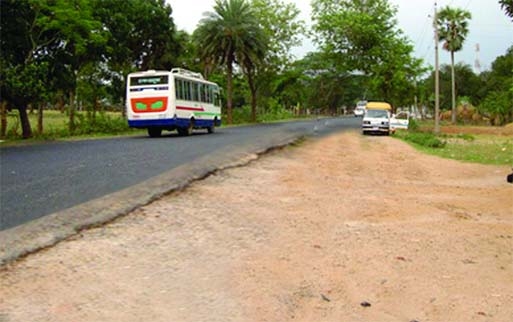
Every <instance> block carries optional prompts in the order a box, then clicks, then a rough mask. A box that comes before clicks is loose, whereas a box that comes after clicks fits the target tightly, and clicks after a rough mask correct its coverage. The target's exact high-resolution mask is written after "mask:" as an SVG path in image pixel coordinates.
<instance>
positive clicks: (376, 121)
mask: <svg viewBox="0 0 513 322" xmlns="http://www.w3.org/2000/svg"><path fill="white" fill-rule="evenodd" d="M362 133H363V134H370V133H376V134H380V133H383V134H386V135H389V134H390V112H389V111H388V110H385V109H368V110H366V111H365V114H364V115H363V120H362Z"/></svg>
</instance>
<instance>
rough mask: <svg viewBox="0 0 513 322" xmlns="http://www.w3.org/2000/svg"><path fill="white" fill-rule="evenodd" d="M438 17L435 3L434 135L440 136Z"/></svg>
mask: <svg viewBox="0 0 513 322" xmlns="http://www.w3.org/2000/svg"><path fill="white" fill-rule="evenodd" d="M437 20H438V17H437V10H436V1H435V14H434V16H433V27H434V28H435V134H440V119H439V114H440V86H439V66H438V43H439V40H438V21H437Z"/></svg>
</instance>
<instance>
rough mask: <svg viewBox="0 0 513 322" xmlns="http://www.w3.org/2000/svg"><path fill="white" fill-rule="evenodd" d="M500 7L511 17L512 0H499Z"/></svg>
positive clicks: (512, 14) (512, 15) (512, 16)
mask: <svg viewBox="0 0 513 322" xmlns="http://www.w3.org/2000/svg"><path fill="white" fill-rule="evenodd" d="M499 4H500V5H501V8H502V9H503V10H504V11H505V12H506V15H507V16H508V17H510V18H513V0H499Z"/></svg>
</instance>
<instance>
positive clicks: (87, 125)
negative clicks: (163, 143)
mask: <svg viewBox="0 0 513 322" xmlns="http://www.w3.org/2000/svg"><path fill="white" fill-rule="evenodd" d="M28 116H29V120H30V126H31V127H32V134H33V137H32V138H31V139H28V140H23V142H24V143H25V142H37V141H46V140H56V139H69V138H91V137H106V136H113V135H125V134H133V133H138V132H140V130H134V129H130V128H129V127H128V122H127V120H126V119H125V118H124V117H123V116H122V115H121V113H120V112H101V113H100V112H98V113H96V116H95V117H94V119H93V118H92V117H91V116H90V115H88V114H87V113H86V112H80V111H77V112H76V113H75V116H76V117H75V124H76V129H75V131H74V132H73V133H70V131H69V115H68V114H67V113H65V112H60V111H56V110H45V111H44V114H43V132H42V133H39V132H38V131H37V112H34V113H28ZM21 132H22V131H21V122H20V119H19V114H18V111H12V112H9V113H8V114H7V133H6V137H5V138H4V140H5V141H6V142H5V143H7V144H10V143H15V144H16V142H21V141H22V138H21ZM4 145H5V144H4Z"/></svg>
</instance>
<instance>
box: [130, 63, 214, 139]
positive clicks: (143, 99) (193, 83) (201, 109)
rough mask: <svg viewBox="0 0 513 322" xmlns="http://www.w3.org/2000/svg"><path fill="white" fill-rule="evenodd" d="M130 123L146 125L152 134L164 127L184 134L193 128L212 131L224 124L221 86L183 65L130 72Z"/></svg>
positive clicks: (157, 134)
mask: <svg viewBox="0 0 513 322" xmlns="http://www.w3.org/2000/svg"><path fill="white" fill-rule="evenodd" d="M126 111H127V118H128V126H129V127H131V128H137V129H147V131H148V135H149V136H150V137H159V136H161V134H162V131H163V130H167V131H174V130H177V131H178V134H179V135H181V136H188V135H191V134H192V130H193V129H206V130H207V131H208V133H213V132H214V130H215V127H216V126H220V125H221V98H220V89H219V86H218V85H217V84H216V83H213V82H209V81H207V80H205V79H204V78H203V76H202V75H201V74H200V73H195V72H192V71H189V70H186V69H183V68H173V69H172V70H171V71H157V70H147V71H140V72H134V73H130V74H129V75H128V77H127V86H126Z"/></svg>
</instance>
